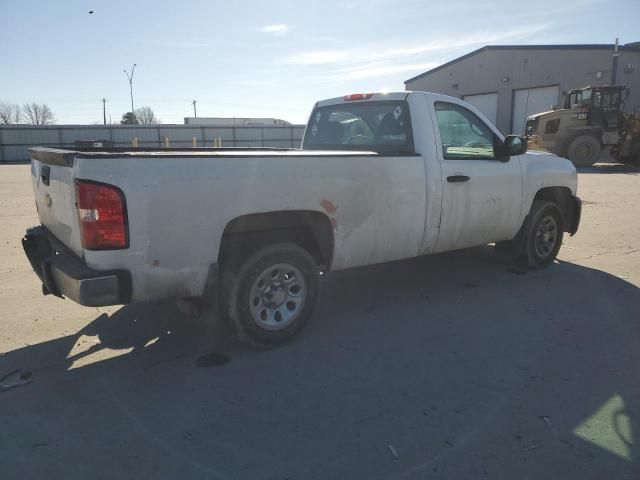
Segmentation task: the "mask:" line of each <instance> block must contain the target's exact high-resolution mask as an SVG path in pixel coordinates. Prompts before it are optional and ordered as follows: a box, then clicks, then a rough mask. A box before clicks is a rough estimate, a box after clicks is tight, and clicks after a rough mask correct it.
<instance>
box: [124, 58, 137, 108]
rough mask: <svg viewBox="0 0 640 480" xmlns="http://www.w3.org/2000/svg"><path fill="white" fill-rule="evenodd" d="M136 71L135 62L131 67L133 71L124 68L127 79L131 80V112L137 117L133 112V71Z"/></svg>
mask: <svg viewBox="0 0 640 480" xmlns="http://www.w3.org/2000/svg"><path fill="white" fill-rule="evenodd" d="M135 71H136V64H135V63H134V64H133V67H131V73H129V72H127V71H126V70H123V72H124V74H125V75H126V76H127V80H129V93H130V94H131V114H132V115H133V116H134V118H135V116H136V115H135V113H134V112H133V72H135Z"/></svg>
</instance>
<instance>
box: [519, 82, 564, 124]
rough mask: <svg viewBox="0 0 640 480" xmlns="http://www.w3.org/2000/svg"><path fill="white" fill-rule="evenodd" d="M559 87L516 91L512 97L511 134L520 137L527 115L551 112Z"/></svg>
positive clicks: (556, 101)
mask: <svg viewBox="0 0 640 480" xmlns="http://www.w3.org/2000/svg"><path fill="white" fill-rule="evenodd" d="M559 98H560V87H559V86H557V85H555V86H553V87H539V88H523V89H522V90H516V91H515V95H514V96H513V110H512V111H513V116H512V118H511V127H512V129H511V132H512V133H515V134H518V135H522V134H523V133H524V124H525V122H526V121H527V117H528V116H529V115H533V114H534V113H540V112H546V111H549V110H551V106H552V105H557V104H558V99H559Z"/></svg>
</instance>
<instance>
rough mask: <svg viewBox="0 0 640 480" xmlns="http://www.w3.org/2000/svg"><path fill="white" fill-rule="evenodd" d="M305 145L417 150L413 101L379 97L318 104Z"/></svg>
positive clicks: (389, 151) (383, 150) (365, 149)
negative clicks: (412, 124)
mask: <svg viewBox="0 0 640 480" xmlns="http://www.w3.org/2000/svg"><path fill="white" fill-rule="evenodd" d="M303 148H305V149H311V150H362V151H375V152H381V153H391V152H393V153H396V152H402V153H413V152H414V147H413V138H412V136H411V119H410V114H409V105H408V104H407V102H405V101H382V102H379V101H378V102H359V103H355V102H354V103H344V104H337V105H329V106H327V107H320V108H316V109H315V110H314V111H313V112H312V114H311V118H310V120H309V125H308V127H307V130H306V133H305V137H304V145H303Z"/></svg>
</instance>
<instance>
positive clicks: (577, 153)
mask: <svg viewBox="0 0 640 480" xmlns="http://www.w3.org/2000/svg"><path fill="white" fill-rule="evenodd" d="M601 152H602V145H600V141H599V140H598V139H597V138H596V137H594V136H592V135H581V136H579V137H576V138H574V139H573V140H571V143H569V148H568V149H567V158H569V160H571V162H572V163H573V164H574V165H575V166H576V167H590V166H592V165H593V164H594V163H596V161H597V160H598V157H599V156H600V153H601Z"/></svg>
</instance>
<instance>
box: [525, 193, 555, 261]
mask: <svg viewBox="0 0 640 480" xmlns="http://www.w3.org/2000/svg"><path fill="white" fill-rule="evenodd" d="M563 231H564V225H563V223H562V214H561V213H560V210H559V209H558V206H557V205H556V204H555V203H553V202H546V201H543V200H534V202H533V205H532V207H531V212H530V213H529V218H528V219H527V224H526V228H525V231H524V235H525V237H524V245H523V250H522V253H521V255H520V258H519V260H520V263H522V264H524V265H525V266H527V267H529V268H542V267H546V266H547V265H549V264H550V263H551V262H553V261H554V260H555V258H556V257H557V256H558V251H559V250H560V246H561V245H562V236H563Z"/></svg>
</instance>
